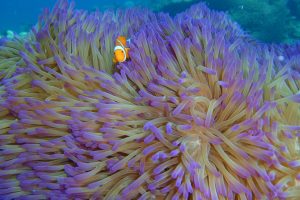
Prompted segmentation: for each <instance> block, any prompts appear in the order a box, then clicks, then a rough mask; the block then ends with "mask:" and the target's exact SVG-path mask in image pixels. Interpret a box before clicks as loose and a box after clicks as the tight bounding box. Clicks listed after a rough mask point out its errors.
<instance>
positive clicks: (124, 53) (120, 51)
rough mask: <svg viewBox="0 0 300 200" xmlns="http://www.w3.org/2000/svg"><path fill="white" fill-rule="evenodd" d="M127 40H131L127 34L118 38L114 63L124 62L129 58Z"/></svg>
mask: <svg viewBox="0 0 300 200" xmlns="http://www.w3.org/2000/svg"><path fill="white" fill-rule="evenodd" d="M127 42H130V40H126V37H125V36H119V37H118V38H117V40H116V44H115V45H116V46H115V48H114V54H115V56H114V59H113V62H114V63H119V62H124V61H126V60H128V59H129V54H128V52H129V49H130V48H128V47H127Z"/></svg>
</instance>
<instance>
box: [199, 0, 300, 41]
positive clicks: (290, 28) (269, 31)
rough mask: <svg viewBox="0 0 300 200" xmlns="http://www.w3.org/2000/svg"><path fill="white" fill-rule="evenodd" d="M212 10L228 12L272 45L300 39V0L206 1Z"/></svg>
mask: <svg viewBox="0 0 300 200" xmlns="http://www.w3.org/2000/svg"><path fill="white" fill-rule="evenodd" d="M205 1H206V2H208V3H209V4H210V5H211V7H213V8H217V9H221V10H224V11H225V10H226V11H228V13H229V14H230V15H231V17H232V18H233V19H234V20H235V21H237V22H238V23H239V24H240V25H241V26H242V27H243V28H244V29H245V30H247V31H248V32H249V33H250V34H251V35H253V36H254V37H255V38H257V39H259V40H261V41H264V42H269V43H272V42H273V43H283V42H285V43H292V42H294V41H296V40H299V39H300V35H299V34H298V33H297V34H295V32H298V31H297V30H299V29H298V24H299V22H300V18H297V14H296V13H297V11H294V10H295V9H297V8H296V7H297V6H296V5H297V2H296V1H297V0H295V2H294V4H296V5H293V3H291V2H292V1H288V0H278V1H268V0H262V1H256V0H224V1H222V2H220V1H217V0H205Z"/></svg>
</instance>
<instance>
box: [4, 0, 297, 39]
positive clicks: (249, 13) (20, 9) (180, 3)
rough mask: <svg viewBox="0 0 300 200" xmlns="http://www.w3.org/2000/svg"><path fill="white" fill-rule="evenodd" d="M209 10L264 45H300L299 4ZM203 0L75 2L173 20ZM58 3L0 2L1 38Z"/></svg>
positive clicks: (253, 2) (260, 2)
mask: <svg viewBox="0 0 300 200" xmlns="http://www.w3.org/2000/svg"><path fill="white" fill-rule="evenodd" d="M203 1H204V2H206V3H207V4H208V6H209V7H210V8H213V9H216V10H221V11H225V12H227V13H228V14H229V15H230V16H231V17H232V18H233V20H235V21H237V22H238V23H239V24H240V25H241V26H242V28H243V29H244V30H245V31H246V32H248V33H249V34H250V35H252V36H253V37H255V38H257V39H258V40H261V41H264V42H274V43H282V42H284V43H293V42H297V41H300V0H203ZM203 1H201V0H74V2H75V4H76V8H79V9H86V10H95V9H99V10H106V9H118V8H121V9H125V8H128V7H147V8H149V9H151V10H153V11H155V12H159V11H163V12H168V13H170V15H172V16H174V15H176V13H180V12H182V11H184V10H185V9H187V8H189V7H190V6H191V5H192V4H195V3H198V2H203ZM55 2H56V0H1V4H0V5H1V7H0V35H6V31H7V30H12V31H14V32H16V33H19V32H22V31H25V32H27V31H28V30H30V28H31V27H32V26H33V25H34V24H35V23H36V22H37V19H38V16H39V15H40V14H41V13H42V10H43V9H44V8H46V7H50V8H51V7H53V5H54V4H55Z"/></svg>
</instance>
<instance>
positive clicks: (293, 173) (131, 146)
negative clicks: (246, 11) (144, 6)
mask: <svg viewBox="0 0 300 200" xmlns="http://www.w3.org/2000/svg"><path fill="white" fill-rule="evenodd" d="M119 35H124V36H127V37H130V38H131V43H130V45H129V47H130V58H131V60H129V61H127V62H123V63H121V64H118V65H114V64H113V62H112V58H113V48H114V41H115V38H116V37H117V36H119ZM299 56H300V45H294V46H287V45H281V46H279V45H265V44H261V43H258V42H256V41H255V40H253V39H252V38H250V37H249V36H248V35H247V34H245V33H244V32H243V31H242V30H241V29H240V28H239V26H238V24H236V23H234V22H232V21H230V19H228V17H227V16H226V15H225V14H224V13H218V12H215V11H211V10H209V9H208V8H207V7H206V6H205V5H203V4H198V5H195V6H193V7H191V8H190V9H189V10H187V11H185V12H183V13H181V14H178V15H177V16H176V17H175V18H174V19H173V18H171V17H169V16H168V15H166V14H163V13H160V14H154V13H152V12H150V11H147V10H136V9H131V10H126V11H118V12H116V13H114V12H92V13H88V12H86V11H83V10H76V9H74V8H73V4H71V5H68V2H67V1H63V0H62V1H59V2H58V4H57V5H56V7H55V8H54V9H53V11H52V12H51V13H50V12H49V11H48V10H46V11H45V13H44V14H43V15H42V16H41V18H40V21H39V23H38V24H37V25H36V26H35V27H34V28H33V30H32V31H31V32H29V33H28V35H27V36H26V38H20V37H18V36H15V37H14V38H12V39H7V38H4V39H1V41H0V84H1V85H0V161H1V162H0V170H1V171H0V180H1V181H0V195H1V198H2V197H3V199H22V198H27V199H140V200H142V199H145V200H146V199H173V200H176V199H195V200H196V199H276V198H277V199H299V198H300V184H299V181H300V149H299V143H300V141H299V136H300V93H299V90H300V74H299V68H300V67H299V66H300V63H299Z"/></svg>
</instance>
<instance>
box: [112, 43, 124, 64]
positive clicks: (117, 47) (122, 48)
mask: <svg viewBox="0 0 300 200" xmlns="http://www.w3.org/2000/svg"><path fill="white" fill-rule="evenodd" d="M121 45H122V43H121ZM116 50H121V51H122V52H123V53H124V59H123V60H122V62H124V61H125V60H126V51H125V48H124V46H123V45H122V46H115V48H114V51H116Z"/></svg>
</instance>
